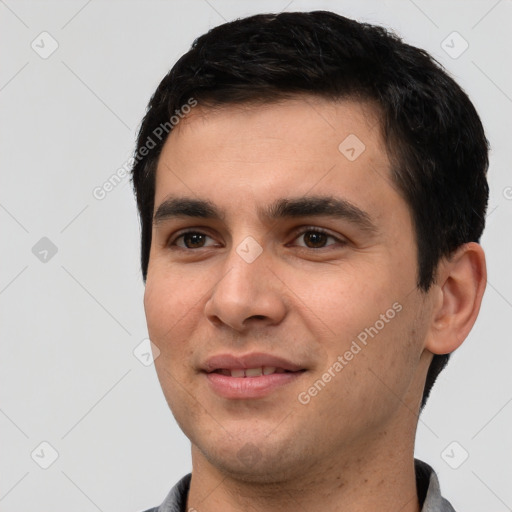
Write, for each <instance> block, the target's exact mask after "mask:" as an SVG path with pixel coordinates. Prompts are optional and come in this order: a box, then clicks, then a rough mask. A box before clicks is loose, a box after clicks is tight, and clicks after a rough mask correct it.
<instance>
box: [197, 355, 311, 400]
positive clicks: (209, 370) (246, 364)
mask: <svg viewBox="0 0 512 512" xmlns="http://www.w3.org/2000/svg"><path fill="white" fill-rule="evenodd" d="M263 366H274V367H277V368H282V369H284V370H287V373H273V374H270V375H260V376H258V377H230V376H227V375H223V374H221V373H215V370H219V369H225V370H236V369H247V368H259V367H263ZM202 370H203V373H204V375H205V376H206V379H207V381H208V384H209V386H210V388H211V390H212V391H213V392H214V393H216V394H217V395H219V396H221V397H223V398H227V399H232V400H237V399H238V400H246V399H257V398H264V397H266V396H268V395H270V394H271V393H273V392H275V391H277V390H278V389H279V388H282V387H283V386H287V385H290V384H292V383H293V382H295V381H296V380H297V379H300V378H301V376H302V374H303V373H305V368H304V367H302V366H299V365H298V364H296V363H293V362H291V361H288V360H287V359H284V358H282V357H279V356H274V355H271V354H262V353H257V354H256V353H255V354H246V355H240V356H235V355H233V354H219V355H216V356H213V357H210V358H209V359H208V360H207V361H206V362H205V364H204V365H203V367H202Z"/></svg>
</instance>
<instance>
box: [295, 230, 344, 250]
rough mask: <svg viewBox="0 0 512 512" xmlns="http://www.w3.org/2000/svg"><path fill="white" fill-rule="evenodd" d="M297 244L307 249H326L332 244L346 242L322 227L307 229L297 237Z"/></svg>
mask: <svg viewBox="0 0 512 512" xmlns="http://www.w3.org/2000/svg"><path fill="white" fill-rule="evenodd" d="M301 239H302V242H301ZM295 240H298V242H297V245H298V246H299V247H304V248H306V249H324V248H326V247H329V246H330V245H336V243H337V244H338V245H344V244H345V243H346V242H345V241H343V239H339V238H337V237H335V236H333V235H331V234H329V233H328V232H326V231H323V230H322V229H320V228H315V229H305V230H303V231H302V232H301V233H299V234H298V236H297V237H296V238H295Z"/></svg>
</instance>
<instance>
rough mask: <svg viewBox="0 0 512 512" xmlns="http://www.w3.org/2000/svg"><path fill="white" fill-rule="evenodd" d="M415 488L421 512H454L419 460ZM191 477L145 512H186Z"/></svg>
mask: <svg viewBox="0 0 512 512" xmlns="http://www.w3.org/2000/svg"><path fill="white" fill-rule="evenodd" d="M414 467H415V469H416V488H417V490H418V499H419V502H420V503H421V512H455V510H454V509H453V507H452V506H451V505H450V503H449V502H448V501H447V500H445V499H444V498H443V497H442V496H441V490H440V488H439V480H438V479H437V475H436V474H435V472H434V470H433V469H432V468H431V467H430V466H429V465H428V464H425V463H424V462H422V461H421V460H418V459H416V460H415V461H414ZM190 479H191V475H190V474H188V475H187V476H185V477H183V478H182V479H181V480H180V481H179V482H178V483H177V484H176V485H175V486H174V487H173V488H172V489H171V491H170V492H169V494H168V495H167V497H166V498H165V500H164V502H163V503H162V504H161V505H160V506H159V507H155V508H151V509H149V510H146V512H187V496H188V490H189V487H190Z"/></svg>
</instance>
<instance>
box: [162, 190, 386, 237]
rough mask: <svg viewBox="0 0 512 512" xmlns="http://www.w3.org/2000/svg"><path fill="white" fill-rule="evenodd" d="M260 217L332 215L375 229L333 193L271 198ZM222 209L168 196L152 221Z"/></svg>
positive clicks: (221, 214) (214, 216)
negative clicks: (271, 201) (272, 200)
mask: <svg viewBox="0 0 512 512" xmlns="http://www.w3.org/2000/svg"><path fill="white" fill-rule="evenodd" d="M258 214H259V216H260V217H261V218H265V219H269V220H278V219H285V218H300V217H332V218H335V219H343V220H347V221H348V222H350V223H352V224H354V225H356V226H357V227H359V228H360V229H361V230H363V231H366V232H368V233H375V232H377V231H378V230H377V227H376V225H375V224H374V222H373V221H372V219H371V217H370V215H369V214H368V213H367V212H365V211H364V210H361V209H360V208H359V207H357V206H356V205H354V204H353V203H351V202H350V201H348V200H346V199H342V198H339V197H333V196H302V197H296V198H283V199H278V200H276V201H274V202H273V203H272V204H270V205H269V206H267V207H265V208H259V209H258ZM225 215H226V213H225V211H224V210H222V209H220V208H218V207H217V206H215V205H214V204H213V203H212V202H210V201H207V200H202V199H194V198H190V197H169V198H167V199H166V200H165V201H163V202H162V203H161V204H160V205H159V206H158V208H157V210H156V212H155V214H154V216H153V223H154V224H158V223H160V222H163V221H166V220H170V219H172V218H180V217H193V218H202V219H211V220H223V219H224V218H225Z"/></svg>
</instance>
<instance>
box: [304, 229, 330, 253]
mask: <svg viewBox="0 0 512 512" xmlns="http://www.w3.org/2000/svg"><path fill="white" fill-rule="evenodd" d="M303 236H304V243H305V244H306V246H307V247H310V248H312V249H318V248H319V247H324V245H325V243H326V242H327V239H328V238H329V237H328V236H327V235H326V234H325V233H319V232H318V231H308V232H307V233H304V235H303Z"/></svg>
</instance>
